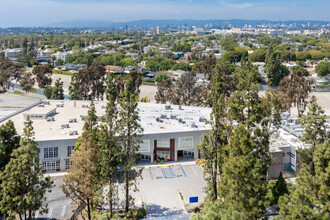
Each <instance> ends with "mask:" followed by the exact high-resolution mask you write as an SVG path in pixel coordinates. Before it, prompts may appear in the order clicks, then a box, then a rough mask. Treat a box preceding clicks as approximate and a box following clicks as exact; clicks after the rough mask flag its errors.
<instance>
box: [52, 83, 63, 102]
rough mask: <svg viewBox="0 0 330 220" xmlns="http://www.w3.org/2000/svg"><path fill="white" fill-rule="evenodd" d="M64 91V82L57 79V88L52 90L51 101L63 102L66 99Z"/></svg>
mask: <svg viewBox="0 0 330 220" xmlns="http://www.w3.org/2000/svg"><path fill="white" fill-rule="evenodd" d="M63 92H64V90H63V81H61V78H59V79H57V80H56V82H55V86H54V87H53V89H52V95H51V97H50V98H51V99H55V100H63V99H64V93H63Z"/></svg>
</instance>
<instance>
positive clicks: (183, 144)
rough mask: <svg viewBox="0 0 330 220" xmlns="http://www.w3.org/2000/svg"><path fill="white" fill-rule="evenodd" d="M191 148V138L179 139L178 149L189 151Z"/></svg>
mask: <svg viewBox="0 0 330 220" xmlns="http://www.w3.org/2000/svg"><path fill="white" fill-rule="evenodd" d="M191 148H193V137H180V138H179V149H191Z"/></svg>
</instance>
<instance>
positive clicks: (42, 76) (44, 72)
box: [32, 64, 53, 89]
mask: <svg viewBox="0 0 330 220" xmlns="http://www.w3.org/2000/svg"><path fill="white" fill-rule="evenodd" d="M32 74H33V75H34V76H35V77H36V80H37V83H38V86H39V88H42V89H45V88H47V87H48V86H50V85H51V84H52V78H51V75H52V74H53V66H52V65H51V64H46V65H38V66H36V67H34V68H33V70H32Z"/></svg>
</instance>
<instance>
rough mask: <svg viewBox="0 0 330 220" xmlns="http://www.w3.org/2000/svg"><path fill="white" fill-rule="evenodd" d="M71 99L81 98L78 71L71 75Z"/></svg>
mask: <svg viewBox="0 0 330 220" xmlns="http://www.w3.org/2000/svg"><path fill="white" fill-rule="evenodd" d="M69 99H70V100H79V99H80V95H79V86H78V82H77V73H74V74H73V76H72V77H71V82H70V85H69Z"/></svg>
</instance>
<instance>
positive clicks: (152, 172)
mask: <svg viewBox="0 0 330 220" xmlns="http://www.w3.org/2000/svg"><path fill="white" fill-rule="evenodd" d="M151 175H152V179H153V180H154V179H155V174H154V169H153V168H151Z"/></svg>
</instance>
